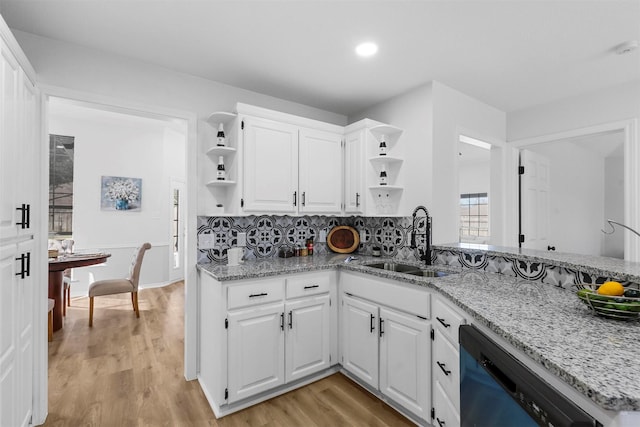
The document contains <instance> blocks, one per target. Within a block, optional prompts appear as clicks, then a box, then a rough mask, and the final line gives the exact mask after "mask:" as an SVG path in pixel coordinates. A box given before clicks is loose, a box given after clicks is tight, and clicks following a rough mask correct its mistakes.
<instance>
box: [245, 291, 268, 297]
mask: <svg viewBox="0 0 640 427" xmlns="http://www.w3.org/2000/svg"><path fill="white" fill-rule="evenodd" d="M266 296H267V293H266V292H262V293H260V294H251V295H249V298H255V297H266Z"/></svg>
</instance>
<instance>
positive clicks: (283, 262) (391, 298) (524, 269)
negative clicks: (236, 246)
mask: <svg viewBox="0 0 640 427" xmlns="http://www.w3.org/2000/svg"><path fill="white" fill-rule="evenodd" d="M345 258H346V256H345V255H337V254H329V255H317V256H313V257H306V258H290V259H281V258H269V259H261V260H253V261H246V262H245V263H244V264H243V265H240V266H236V267H227V266H226V265H222V264H216V263H211V264H200V265H199V266H198V268H199V274H200V289H199V291H200V294H201V296H202V299H201V307H200V322H201V325H200V331H201V335H200V345H201V352H200V367H201V372H200V374H199V379H200V383H201V385H202V387H203V390H205V394H206V395H207V398H208V399H209V402H210V403H211V405H212V407H213V408H214V411H215V413H216V415H217V416H221V415H225V414H227V413H231V412H234V411H236V410H239V409H241V408H243V407H246V406H250V405H251V404H254V403H257V402H258V401H262V400H266V399H268V398H270V397H272V396H275V395H277V394H281V393H283V392H285V391H287V390H289V389H291V388H295V387H299V386H301V385H303V384H304V383H308V382H311V381H314V380H315V379H317V378H319V377H322V376H323V375H328V374H330V373H333V372H335V371H338V370H340V369H342V371H343V372H345V373H346V374H347V375H349V376H352V377H355V379H356V380H360V381H358V382H359V383H361V384H363V385H364V386H365V387H366V388H367V389H369V390H370V391H371V392H372V393H374V394H376V395H378V396H379V397H380V398H382V399H384V400H385V401H387V402H389V403H390V404H391V405H392V406H394V407H396V409H398V410H400V411H401V412H403V413H404V414H405V415H407V417H408V418H410V419H412V420H413V421H414V422H416V423H418V424H426V423H431V422H432V421H431V419H430V417H429V413H430V412H431V408H433V406H432V405H436V401H437V396H438V394H437V392H436V391H433V393H432V392H431V388H432V384H431V380H430V381H429V384H427V388H428V390H426V391H425V393H426V397H424V396H423V397H419V396H418V397H416V400H415V402H403V401H401V399H400V398H399V397H397V396H394V395H393V394H392V393H390V392H389V390H390V388H386V389H385V388H384V387H383V386H382V378H381V380H380V383H381V385H380V387H379V388H378V389H377V390H376V389H375V388H372V387H370V385H369V384H368V383H367V382H366V381H364V380H362V378H363V373H362V372H355V371H353V370H352V369H351V368H350V367H349V366H348V365H349V364H348V363H347V362H348V361H346V362H345V359H344V357H345V355H344V353H345V351H346V349H347V347H346V346H345V344H344V343H345V342H346V341H345V340H344V336H343V335H344V334H342V332H343V328H345V327H346V325H345V324H344V321H345V319H346V317H345V312H344V311H341V310H340V309H339V308H338V307H340V308H341V307H342V305H343V301H344V300H347V299H348V298H349V296H350V294H351V293H357V291H352V290H351V289H357V283H360V282H361V283H367V285H366V286H367V287H368V288H367V291H368V292H369V291H370V292H372V294H371V295H372V296H371V297H370V300H371V301H374V302H375V301H379V302H378V303H379V304H380V305H381V306H383V305H391V307H392V308H394V307H396V306H397V305H398V304H407V306H406V307H398V308H401V309H402V312H408V313H415V314H416V315H417V316H418V318H419V319H420V318H421V319H424V321H425V322H426V325H427V326H428V328H429V329H430V328H431V326H430V325H431V324H433V325H434V326H433V327H434V328H436V329H437V325H436V322H435V321H433V322H432V321H431V319H433V320H435V318H436V315H435V314H434V313H435V312H436V310H437V309H438V308H437V307H439V306H440V305H444V306H445V307H449V308H450V309H451V310H452V311H453V312H455V314H456V315H458V316H460V319H461V322H462V323H469V324H472V325H474V326H476V327H478V328H480V329H481V330H482V331H484V332H485V333H486V334H487V335H489V336H490V337H491V338H492V339H493V340H494V341H495V342H496V343H498V344H499V345H501V346H502V347H503V348H505V349H507V350H508V351H509V353H511V354H512V355H513V356H514V357H516V358H517V359H518V360H520V361H521V362H523V363H525V364H526V365H527V367H529V368H530V369H531V370H533V371H534V372H536V373H537V374H538V375H539V376H541V377H542V378H543V379H544V380H545V381H547V382H548V383H549V384H551V385H552V386H553V387H555V388H556V389H557V390H558V391H559V392H560V393H561V394H563V395H565V396H566V397H567V398H569V399H570V400H572V401H573V402H574V403H575V404H577V406H579V407H580V408H582V409H583V410H584V411H586V412H587V413H588V414H589V415H590V416H592V417H593V418H595V419H597V420H598V421H599V422H600V423H602V424H603V425H604V426H634V425H639V424H640V370H639V369H634V366H637V365H638V362H637V360H638V358H637V349H638V348H640V336H639V335H638V327H639V326H640V324H639V322H638V321H631V322H620V321H615V320H608V319H603V318H600V317H597V316H595V315H594V314H593V312H591V311H589V309H588V308H587V307H586V306H585V305H584V304H583V303H582V302H581V301H580V300H579V299H578V298H577V297H576V296H575V294H574V292H573V291H572V288H571V286H572V285H573V283H602V281H603V280H609V279H616V280H619V281H621V282H623V283H625V284H632V286H637V284H638V283H640V264H637V263H628V262H624V261H621V260H614V259H609V258H600V257H586V256H577V255H569V254H562V253H550V252H543V251H531V250H520V249H512V248H501V247H490V246H470V245H463V244H455V245H440V246H435V247H434V259H435V264H436V265H435V267H439V268H442V269H449V270H450V269H458V270H460V273H459V274H450V275H447V276H445V277H437V278H426V277H417V276H410V275H407V274H403V273H398V272H393V271H386V270H380V269H374V268H372V267H370V266H368V265H367V264H371V263H373V262H380V261H384V259H381V258H373V257H367V256H358V257H357V259H356V260H353V261H350V262H348V263H345V262H344V261H345ZM402 261H403V262H405V263H407V262H408V263H411V262H413V263H414V264H416V265H417V263H416V262H415V261H406V260H402ZM318 274H319V275H320V276H315V275H318ZM305 277H311V278H312V280H311V282H308V281H307V282H308V283H309V284H307V286H317V287H314V288H313V289H324V290H323V291H322V292H320V293H318V294H316V297H320V296H321V295H327V299H331V300H332V301H333V303H332V304H331V303H330V308H327V309H328V311H327V313H328V315H329V316H336V320H335V322H336V323H331V321H330V324H329V325H328V326H327V327H328V329H327V330H326V331H322V333H328V334H329V348H328V350H327V351H328V354H330V359H328V360H330V361H329V362H328V363H325V364H324V365H318V368H319V369H318V370H317V371H316V372H315V373H313V374H309V375H308V376H306V377H301V379H296V380H295V381H293V382H292V383H288V382H284V380H283V385H281V386H274V387H273V388H267V389H266V391H264V390H263V391H260V392H258V393H256V394H255V396H249V395H247V396H243V397H242V398H240V399H238V400H237V401H236V402H232V403H229V401H228V400H226V398H225V396H224V394H225V389H228V386H227V385H225V384H220V383H218V381H221V382H226V378H227V375H226V374H227V372H226V371H227V369H229V368H228V367H227V362H228V363H229V365H231V364H232V360H231V358H229V360H227V352H226V349H227V343H226V342H225V341H226V335H225V331H226V329H225V327H228V323H227V321H228V320H229V318H230V317H231V316H227V309H229V313H232V314H234V313H236V312H235V311H234V309H233V307H231V308H229V307H228V306H227V303H229V304H232V302H231V301H229V302H227V301H226V298H227V295H226V294H223V293H222V292H221V291H222V288H225V289H226V290H229V291H231V289H233V288H234V287H238V286H252V285H254V284H258V283H262V282H264V281H265V280H266V281H273V280H276V281H277V280H281V279H286V278H293V279H295V280H298V281H300V280H302V282H300V283H301V284H305V283H307V282H305V281H304V280H305V279H304V278H305ZM323 277H326V278H328V279H326V280H328V281H326V280H325V279H322V278H323ZM300 278H302V279H300ZM295 280H294V282H295ZM323 280H325V281H323ZM359 281H360V282H359ZM386 285H389V286H393V287H394V288H393V292H392V293H391V294H385V291H384V289H383V288H384V286H386ZM272 286H276V288H277V289H281V290H282V293H281V294H280V295H278V296H275V297H274V298H276V299H277V300H282V301H286V303H285V305H286V304H289V301H290V296H289V294H288V293H287V295H286V296H285V293H286V292H289V285H288V284H287V286H286V287H285V286H284V285H282V287H281V285H279V284H278V285H273V284H272ZM301 288H303V287H301ZM285 289H286V290H285ZM318 292H319V291H318ZM376 292H379V293H380V294H376ZM403 292H407V294H406V295H408V296H409V300H406V299H405V300H403V301H399V302H398V301H395V299H396V298H398V295H403V294H402V293H403ZM251 295H255V294H249V295H247V296H248V297H250V296H251ZM385 295H386V296H385ZM316 297H313V298H316ZM228 298H229V300H231V298H232V296H231V294H229V296H228ZM258 298H261V297H258ZM268 298H271V296H269V297H268ZM336 298H337V300H336ZM294 299H295V298H294V297H293V296H292V298H291V301H293V300H294ZM272 301H273V300H272ZM316 302H317V301H316ZM211 304H213V306H212V305H211ZM239 307H240V308H241V309H240V310H239V311H238V312H246V311H248V310H247V307H249V305H248V304H244V303H240V304H239ZM380 310H381V311H380V313H382V312H383V310H384V307H383V308H381V309H380ZM281 311H282V310H280V311H278V310H276V312H275V314H274V315H273V319H272V320H273V322H275V323H276V324H277V326H279V325H280V321H281V320H282V321H283V322H284V323H282V330H283V331H284V329H285V327H286V324H287V322H290V319H291V317H289V318H286V317H287V316H286V315H285V313H288V312H289V311H290V310H288V309H287V310H285V311H282V315H283V318H282V319H280V317H279V316H280V314H279V313H280V312H281ZM214 313H217V314H214ZM216 316H217V318H215V317H216ZM382 317H384V316H383V315H382V314H380V318H381V319H382ZM388 319H390V320H393V318H392V317H388ZM367 321H368V319H367ZM212 322H213V323H212ZM203 323H206V324H207V325H208V326H205V325H204V324H203ZM209 323H211V324H209ZM387 323H389V325H392V323H390V322H387ZM294 325H295V323H294ZM389 325H386V326H387V327H389ZM374 326H375V325H373V323H372V325H371V327H372V329H373V328H374ZM383 329H384V328H383V327H382V325H380V330H381V331H382V330H383ZM418 329H419V326H416V328H415V330H418ZM338 337H340V339H339V338H338ZM229 345H231V344H229ZM416 351H417V352H418V353H417V354H419V355H421V357H424V359H422V361H423V365H424V366H426V367H429V366H430V365H431V357H432V355H431V352H430V351H427V352H426V353H425V352H424V351H423V350H420V349H419V348H418V349H417V350H416ZM421 351H422V353H421ZM214 352H215V353H216V354H217V355H216V354H211V353H214ZM266 353H267V352H266V351H265V352H263V353H262V354H261V355H260V357H264V356H266ZM434 357H435V356H434ZM410 359H411V357H408V355H407V360H410ZM212 361H215V363H213V364H212V363H211V362H212ZM381 363H382V362H381ZM417 366H418V367H417V368H416V369H420V366H419V365H417ZM380 369H381V370H382V369H383V368H382V365H381V367H380ZM429 372H431V368H430V367H429ZM381 376H382V375H381ZM427 377H428V378H431V375H429V373H427ZM433 377H434V378H437V376H436V373H435V371H434V373H433ZM223 378H224V380H222V379H223ZM434 381H435V379H434ZM227 392H228V390H227ZM227 397H228V396H227ZM451 399H452V400H453V401H455V399H456V398H455V397H452V398H451ZM420 402H422V404H423V406H424V407H421V406H420V404H419V403H420ZM425 402H426V403H425ZM425 405H426V406H425ZM436 406H437V405H436ZM455 406H456V405H455V402H454V405H453V407H455ZM458 408H459V406H458ZM458 411H459V409H458ZM436 412H438V409H437V408H436ZM440 413H441V412H440ZM455 415H457V414H454V417H453V421H451V422H449V423H447V425H455V419H456V418H455ZM458 422H459V418H458Z"/></svg>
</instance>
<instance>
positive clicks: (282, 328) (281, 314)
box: [280, 313, 284, 331]
mask: <svg viewBox="0 0 640 427" xmlns="http://www.w3.org/2000/svg"><path fill="white" fill-rule="evenodd" d="M280 330H281V331H284V313H280Z"/></svg>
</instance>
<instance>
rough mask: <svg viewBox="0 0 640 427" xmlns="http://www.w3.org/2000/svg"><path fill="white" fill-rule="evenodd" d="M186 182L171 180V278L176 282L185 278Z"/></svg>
mask: <svg viewBox="0 0 640 427" xmlns="http://www.w3.org/2000/svg"><path fill="white" fill-rule="evenodd" d="M186 194H187V193H186V191H185V189H184V183H183V182H180V181H176V180H173V179H172V180H171V195H170V196H169V197H170V205H171V207H170V209H171V218H170V230H169V242H170V243H169V260H170V261H169V262H170V265H169V280H170V281H171V282H176V281H178V280H183V279H184V257H185V254H184V239H185V221H184V210H185V206H186V204H185V197H186Z"/></svg>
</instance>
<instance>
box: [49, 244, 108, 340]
mask: <svg viewBox="0 0 640 427" xmlns="http://www.w3.org/2000/svg"><path fill="white" fill-rule="evenodd" d="M110 256H111V254H109V253H104V252H101V253H92V254H82V253H78V254H64V255H61V256H58V257H56V258H49V298H52V299H54V300H55V305H54V307H53V330H54V331H57V330H59V329H60V328H62V304H63V298H62V291H63V286H62V283H63V281H64V271H65V270H66V269H68V268H79V267H87V266H89V265H95V264H103V263H105V262H107V258H109V257H110Z"/></svg>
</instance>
